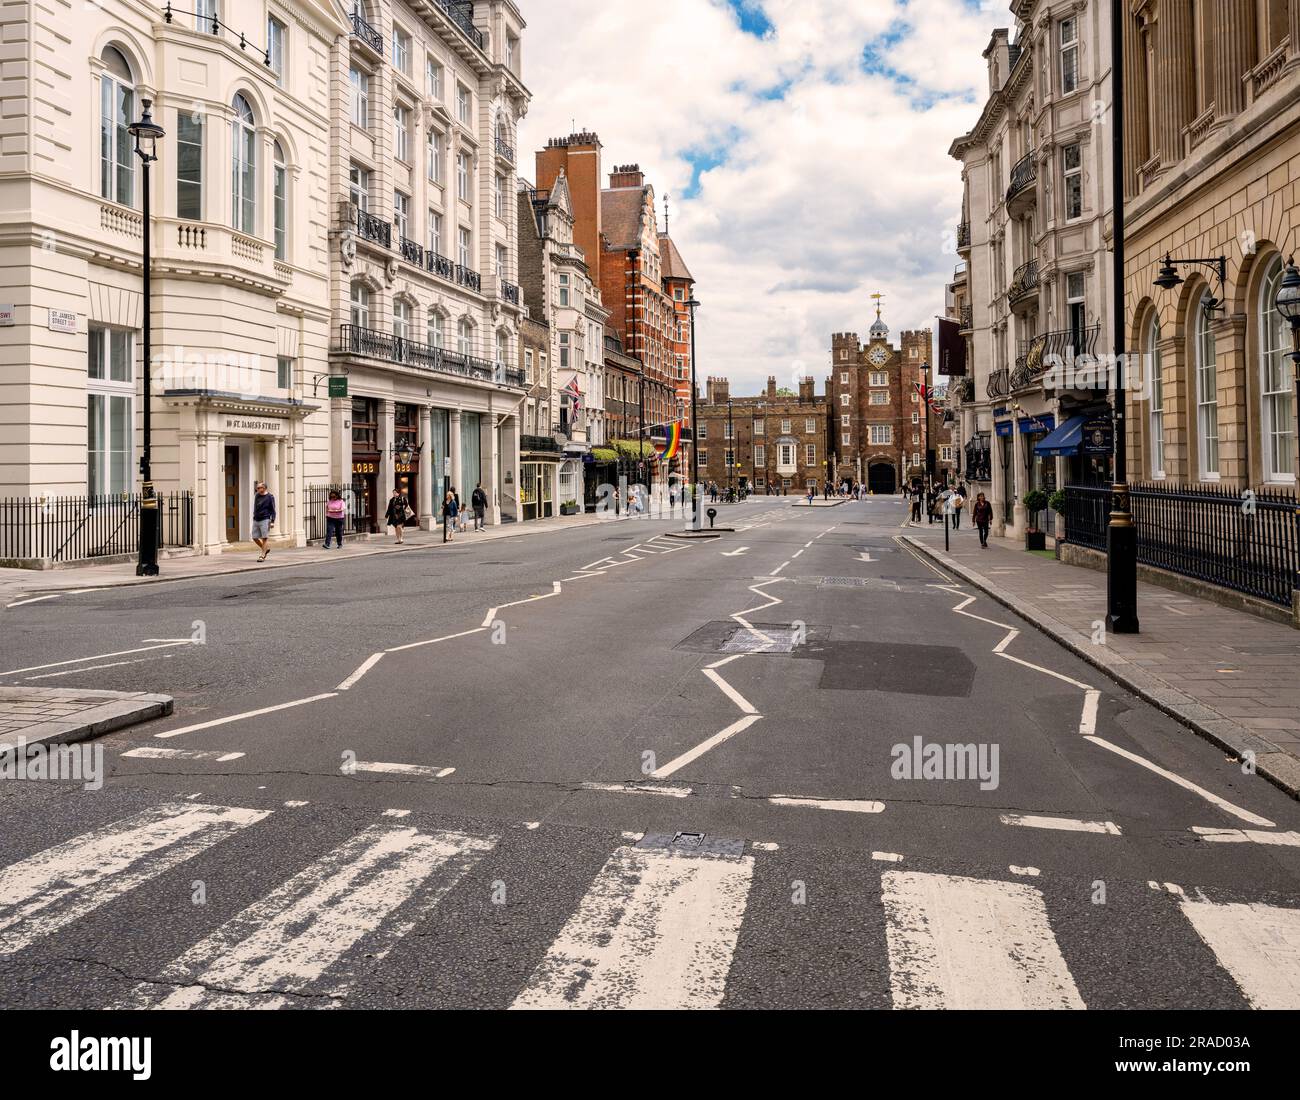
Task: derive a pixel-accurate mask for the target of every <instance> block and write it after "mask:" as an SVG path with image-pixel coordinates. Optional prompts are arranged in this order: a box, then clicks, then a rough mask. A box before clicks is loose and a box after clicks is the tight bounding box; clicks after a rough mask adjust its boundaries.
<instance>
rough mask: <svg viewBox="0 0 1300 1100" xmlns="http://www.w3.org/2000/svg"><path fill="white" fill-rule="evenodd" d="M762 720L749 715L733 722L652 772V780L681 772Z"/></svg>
mask: <svg viewBox="0 0 1300 1100" xmlns="http://www.w3.org/2000/svg"><path fill="white" fill-rule="evenodd" d="M762 720H763V716H762V715H761V714H748V715H746V716H745V717H744V718H741V719H740V720H739V721H738V722H732V723H731V725H729V726H728V727H727V728H726V729H724V730H719V731H718V732H717V733H715V734H714V735H713V736H712V737H710V738H709V739H708V740H707V741H701V742H700V743H699V744H698V745H696V746H695V748H693V749H690V750H688V751H686V752H684V753H682V755H681V756H679V757H677V758H676V759H675V760H670V761H668V763H667V764H665V765H663V767H661V768H657V769H656V770H655V771H653V772H651V773H650V777H651V778H652V779H667V778H668V777H669V776H671V775H673V774H674V773H676V772H679V771H681V770H682V768H684V767H686V765H687V764H689V763H691V762H692V761H694V760H698V759H699V758H700V757H701V756H703V755H704V754H705V753H706V752H709V751H710V750H712V749H716V748H717V747H718V746H719V745H721V744H723V743H724V742H726V741H730V740H731V739H732V738H733V737H735V736H736V734H738V733H743V732H744V731H745V730H747V729H749V727H750V726H752V725H753V724H754V723H755V722H761V721H762Z"/></svg>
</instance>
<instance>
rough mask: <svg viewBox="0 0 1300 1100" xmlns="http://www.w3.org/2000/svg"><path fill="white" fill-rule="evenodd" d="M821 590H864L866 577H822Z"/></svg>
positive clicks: (866, 582) (866, 581)
mask: <svg viewBox="0 0 1300 1100" xmlns="http://www.w3.org/2000/svg"><path fill="white" fill-rule="evenodd" d="M821 583H822V587H823V588H866V587H867V584H868V583H869V581H868V579H867V578H866V577H822V581H821Z"/></svg>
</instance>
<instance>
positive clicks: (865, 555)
mask: <svg viewBox="0 0 1300 1100" xmlns="http://www.w3.org/2000/svg"><path fill="white" fill-rule="evenodd" d="M858 557H859V558H860V559H861V560H862V561H875V560H876V559H875V558H873V557H872V556H871V555H870V554H868V553H866V552H865V551H860V552H859V553H858Z"/></svg>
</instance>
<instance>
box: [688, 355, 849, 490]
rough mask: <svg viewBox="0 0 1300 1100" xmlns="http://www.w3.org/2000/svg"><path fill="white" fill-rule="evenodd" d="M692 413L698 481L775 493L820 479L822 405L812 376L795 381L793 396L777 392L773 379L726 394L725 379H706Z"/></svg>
mask: <svg viewBox="0 0 1300 1100" xmlns="http://www.w3.org/2000/svg"><path fill="white" fill-rule="evenodd" d="M697 416H698V420H699V431H700V438H699V451H698V462H699V478H700V481H701V482H704V483H707V482H710V481H713V482H716V483H717V484H718V486H719V488H722V489H725V488H726V487H727V485H728V484H731V485H733V486H737V487H749V488H752V489H753V490H754V491H755V492H758V493H764V492H766V491H767V489H768V487H769V486H770V487H771V488H772V489H773V491H774V492H777V493H780V492H782V491H783V490H784V491H786V492H790V493H803V492H805V491H806V490H807V487H808V486H809V485H815V486H817V487H818V488H820V487H821V485H822V484H823V483H824V482H825V480H826V454H827V452H826V441H827V423H826V418H827V403H826V398H825V396H822V397H818V396H817V393H816V384H815V382H814V381H813V379H811V378H805V379H803V380H801V381H800V383H799V393H798V394H797V395H796V394H792V393H789V392H788V391H787V392H785V393H780V392H778V390H777V386H776V379H775V378H769V379H768V380H767V392H766V393H764V394H760V395H759V396H757V397H732V396H731V385H730V383H729V382H728V381H727V379H725V378H710V379H709V380H708V389H707V393H706V394H705V400H704V403H703V404H700V405H699V406H698V407H697ZM728 467H730V470H729V469H728ZM728 473H730V475H731V476H730V479H728Z"/></svg>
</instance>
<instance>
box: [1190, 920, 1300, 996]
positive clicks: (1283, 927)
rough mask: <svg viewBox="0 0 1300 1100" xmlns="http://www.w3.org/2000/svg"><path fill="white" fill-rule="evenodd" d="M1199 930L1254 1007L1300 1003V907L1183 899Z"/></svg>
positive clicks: (1192, 923) (1207, 944) (1197, 930)
mask: <svg viewBox="0 0 1300 1100" xmlns="http://www.w3.org/2000/svg"><path fill="white" fill-rule="evenodd" d="M1180 904H1181V906H1182V910H1183V914H1184V915H1185V916H1186V917H1187V919H1188V920H1189V921H1190V922H1191V925H1192V927H1193V928H1195V929H1196V934H1197V935H1198V936H1200V937H1201V939H1202V940H1204V941H1205V944H1206V946H1207V947H1209V949H1210V950H1211V951H1213V952H1214V954H1215V957H1216V958H1217V959H1218V960H1219V965H1221V966H1222V967H1223V968H1224V969H1225V970H1226V971H1227V972H1228V973H1229V974H1231V975H1232V980H1233V981H1234V982H1236V983H1237V987H1238V988H1239V989H1240V990H1241V992H1242V994H1243V995H1244V996H1245V998H1246V1000H1247V1001H1249V1002H1250V1004H1251V1006H1252V1007H1254V1008H1265V1009H1266V1008H1275V1009H1284V1008H1290V1009H1297V1008H1300V966H1297V965H1296V962H1297V960H1298V959H1300V909H1283V908H1281V907H1279V906H1276V905H1264V904H1263V903H1262V902H1255V903H1251V904H1239V903H1238V904H1224V905H1215V904H1214V903H1213V902H1208V901H1191V900H1188V899H1184V900H1183V901H1181V902H1180Z"/></svg>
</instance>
